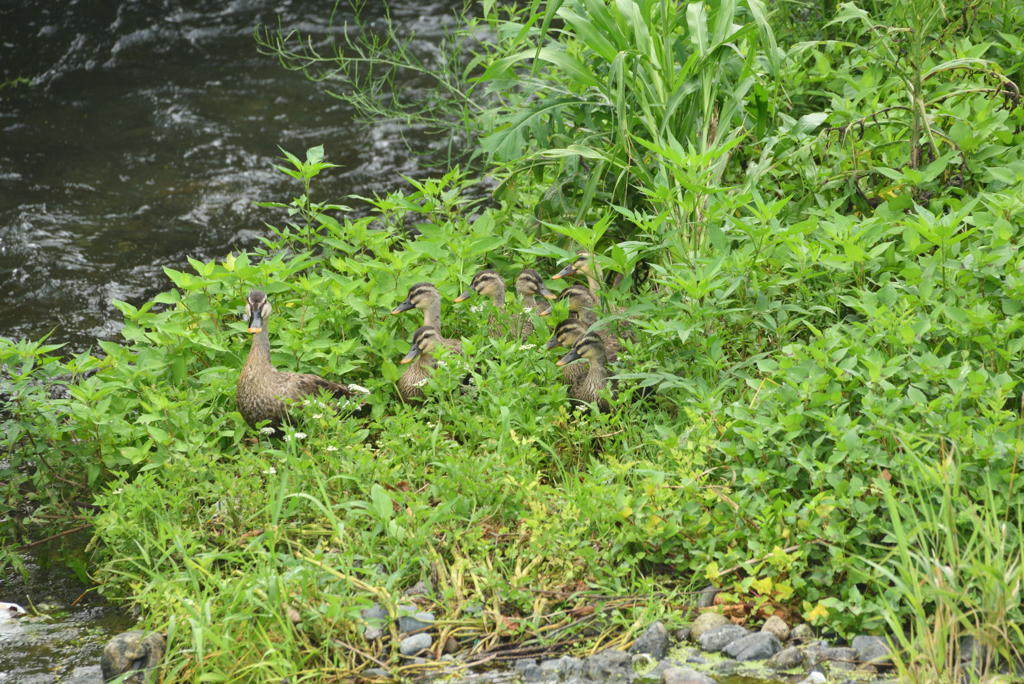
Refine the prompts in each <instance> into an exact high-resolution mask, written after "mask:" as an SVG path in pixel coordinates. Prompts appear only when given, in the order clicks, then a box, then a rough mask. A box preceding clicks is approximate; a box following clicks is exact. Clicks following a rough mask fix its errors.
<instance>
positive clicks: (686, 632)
mask: <svg viewBox="0 0 1024 684" xmlns="http://www.w3.org/2000/svg"><path fill="white" fill-rule="evenodd" d="M689 640H690V628H689V627H683V628H682V629H680V630H679V631H677V632H676V641H689Z"/></svg>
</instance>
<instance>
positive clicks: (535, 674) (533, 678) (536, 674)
mask: <svg viewBox="0 0 1024 684" xmlns="http://www.w3.org/2000/svg"><path fill="white" fill-rule="evenodd" d="M519 674H520V676H521V677H522V678H523V681H524V682H540V681H543V680H545V679H548V678H549V677H551V678H556V679H557V676H556V675H551V674H550V673H548V672H545V671H544V670H542V669H540V667H538V666H537V665H530V666H529V667H527V668H526V669H525V670H522V671H520V673H519Z"/></svg>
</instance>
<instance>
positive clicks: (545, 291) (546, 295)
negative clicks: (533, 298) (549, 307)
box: [537, 285, 558, 299]
mask: <svg viewBox="0 0 1024 684" xmlns="http://www.w3.org/2000/svg"><path fill="white" fill-rule="evenodd" d="M537 291H538V292H539V293H540V294H542V295H544V298H545V299H558V295H556V294H555V293H554V292H552V291H551V290H549V289H548V288H546V287H544V286H543V285H541V286H540V289H539V290H537Z"/></svg>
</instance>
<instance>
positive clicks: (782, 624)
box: [761, 615, 789, 643]
mask: <svg viewBox="0 0 1024 684" xmlns="http://www.w3.org/2000/svg"><path fill="white" fill-rule="evenodd" d="M761 631H762V632H768V633H769V634H774V635H775V638H776V639H778V640H779V641H781V642H782V643H786V640H787V639H789V625H787V624H786V621H785V620H783V619H782V618H780V617H779V616H778V615H772V616H771V617H770V618H768V619H767V620H765V623H764V625H762V626H761Z"/></svg>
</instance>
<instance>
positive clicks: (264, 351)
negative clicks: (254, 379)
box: [245, 323, 274, 371]
mask: <svg viewBox="0 0 1024 684" xmlns="http://www.w3.org/2000/svg"><path fill="white" fill-rule="evenodd" d="M245 367H246V368H250V369H252V370H255V371H268V370H269V371H272V370H274V364H273V363H271V361H270V334H269V333H268V332H267V324H266V323H264V324H263V329H262V330H260V331H259V332H258V333H256V334H255V335H253V336H252V346H251V347H250V348H249V358H247V359H246V360H245Z"/></svg>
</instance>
